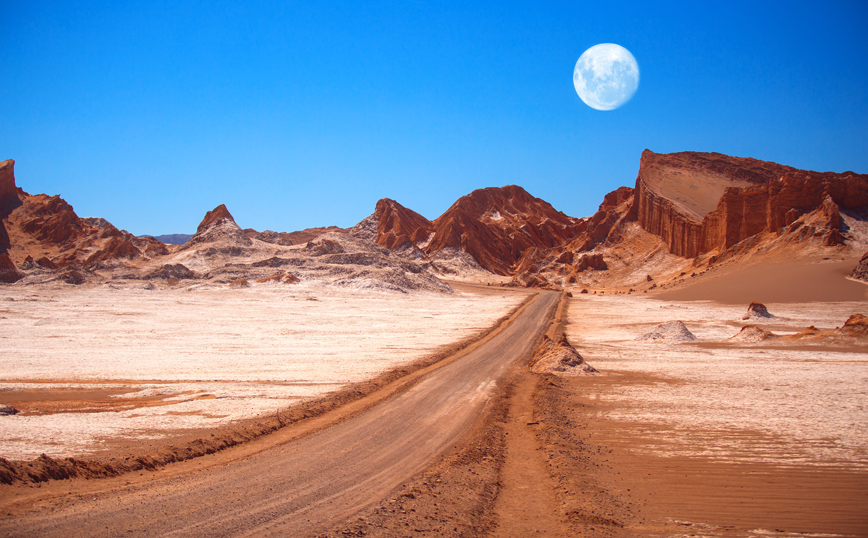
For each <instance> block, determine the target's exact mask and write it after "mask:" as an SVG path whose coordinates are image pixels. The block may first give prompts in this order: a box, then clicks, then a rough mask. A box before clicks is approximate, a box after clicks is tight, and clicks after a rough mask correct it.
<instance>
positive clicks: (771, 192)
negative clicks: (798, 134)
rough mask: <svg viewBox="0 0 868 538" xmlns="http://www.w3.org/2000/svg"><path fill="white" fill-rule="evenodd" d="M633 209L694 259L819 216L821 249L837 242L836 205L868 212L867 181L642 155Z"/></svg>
mask: <svg viewBox="0 0 868 538" xmlns="http://www.w3.org/2000/svg"><path fill="white" fill-rule="evenodd" d="M636 194H637V195H636V201H635V203H634V211H635V214H636V216H637V219H638V221H639V223H640V225H641V226H642V228H644V229H645V230H647V231H649V232H651V233H653V234H655V235H657V236H659V237H661V238H662V239H663V240H664V241H665V242H666V243H667V244H668V245H669V250H670V252H672V253H673V254H676V255H679V256H684V257H688V258H692V257H695V256H698V255H699V254H702V253H705V252H709V251H712V250H715V249H726V248H729V247H731V246H733V245H735V244H736V243H738V242H740V241H742V240H744V239H747V238H748V237H751V236H753V235H756V234H758V233H763V232H778V231H779V230H781V229H782V228H784V227H786V226H789V225H790V224H792V223H793V222H794V221H795V220H796V219H798V218H799V217H800V216H802V215H804V214H807V213H812V212H816V211H819V212H820V213H822V215H824V217H823V218H824V219H825V220H826V227H827V229H828V230H827V231H826V232H824V233H825V234H826V240H825V241H826V244H835V243H836V241H837V242H840V233H838V232H836V230H838V229H839V228H840V226H841V216H840V213H839V212H838V209H839V207H840V208H844V209H859V210H862V209H864V208H866V207H868V176H865V175H858V174H853V173H852V172H847V173H843V174H836V173H831V172H826V173H820V172H810V171H805V170H798V169H795V168H792V167H789V166H784V165H780V164H776V163H771V162H765V161H758V160H756V159H747V158H738V157H728V156H726V155H721V154H719V153H694V152H685V153H672V154H668V155H661V154H656V153H653V152H651V151H648V150H645V151H644V152H643V153H642V159H641V164H640V167H639V175H638V177H637V178H636Z"/></svg>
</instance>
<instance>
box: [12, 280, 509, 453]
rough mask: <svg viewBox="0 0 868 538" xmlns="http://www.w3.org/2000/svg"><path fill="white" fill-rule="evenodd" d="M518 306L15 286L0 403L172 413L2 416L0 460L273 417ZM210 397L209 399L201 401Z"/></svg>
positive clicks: (205, 289)
mask: <svg viewBox="0 0 868 538" xmlns="http://www.w3.org/2000/svg"><path fill="white" fill-rule="evenodd" d="M523 298H524V295H522V294H519V293H510V292H506V291H505V292H503V293H500V294H494V295H484V296H479V295H471V294H465V293H458V294H442V293H413V294H406V293H391V292H384V291H359V290H343V289H340V288H336V287H334V286H321V285H319V286H318V285H316V284H311V283H301V284H296V285H292V286H282V285H281V286H264V285H260V286H254V287H251V288H248V289H240V290H235V289H227V288H225V287H215V286H208V285H197V286H195V287H191V288H186V289H185V288H167V287H164V286H157V288H156V289H154V290H144V289H130V288H127V289H114V288H111V287H109V286H100V287H92V288H71V287H58V288H48V287H40V288H36V287H8V288H5V289H4V300H3V301H2V303H0V349H2V354H0V403H3V395H4V393H7V391H17V390H32V389H46V388H48V389H56V388H60V387H68V388H113V389H118V388H119V389H123V390H128V391H129V394H125V395H124V396H125V397H129V396H142V397H145V396H150V395H154V394H164V395H169V396H171V397H172V402H173V403H172V404H171V405H166V406H158V407H141V408H136V409H129V410H121V411H117V412H115V411H113V412H95V413H59V414H47V415H36V416H34V415H31V416H26V415H24V414H20V415H13V416H2V417H0V432H2V435H0V457H5V458H9V459H29V458H33V457H37V456H39V455H40V454H41V453H43V452H44V453H46V454H48V455H49V456H68V455H76V456H81V455H85V454H87V453H89V452H92V451H94V450H97V449H99V447H100V446H101V440H102V439H103V438H110V437H113V436H118V435H124V436H130V437H151V436H159V435H163V434H164V433H165V432H162V431H160V430H162V429H166V430H173V429H184V428H194V427H202V426H219V425H223V424H226V423H227V422H229V421H233V420H236V419H241V418H247V417H251V416H256V415H259V414H263V413H273V412H274V410H275V409H278V408H282V407H285V406H287V405H289V404H292V403H294V402H297V401H299V400H300V399H303V398H309V397H313V396H318V395H322V394H324V393H326V392H329V391H331V390H334V389H336V388H338V387H340V386H342V385H344V384H346V383H352V382H357V381H362V380H364V379H367V378H370V377H372V376H374V375H377V374H379V373H381V372H384V371H386V370H388V369H390V368H392V367H395V366H397V365H400V364H406V363H408V362H410V361H412V360H415V359H417V358H420V357H423V356H425V355H427V354H429V353H431V352H433V351H435V350H436V349H437V348H438V347H439V346H443V345H446V344H450V343H452V342H456V341H458V340H461V339H463V338H466V337H469V336H471V335H473V334H476V333H478V332H479V331H481V330H483V329H485V328H487V327H489V326H491V325H492V324H493V323H494V321H495V320H497V319H498V318H500V317H501V316H503V315H504V314H506V313H507V312H508V311H509V310H510V309H511V308H512V307H514V306H515V305H517V304H518V303H519V302H520V301H521V300H522V299H523ZM137 391H138V392H137ZM204 395H213V396H214V398H211V399H194V398H196V397H202V396H204Z"/></svg>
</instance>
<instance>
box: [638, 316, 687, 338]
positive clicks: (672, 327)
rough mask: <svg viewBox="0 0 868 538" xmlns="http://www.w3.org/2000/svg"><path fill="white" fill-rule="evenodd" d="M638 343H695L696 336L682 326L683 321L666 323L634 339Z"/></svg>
mask: <svg viewBox="0 0 868 538" xmlns="http://www.w3.org/2000/svg"><path fill="white" fill-rule="evenodd" d="M636 340H638V341H640V342H666V343H676V342H695V341H696V336H694V335H693V333H692V332H690V330H689V329H688V328H687V326H686V325H684V322H683V321H678V320H676V321H667V322H666V323H661V324H660V325H658V326H656V327H654V328H653V329H651V330H650V331H648V332H646V333H645V334H643V335H642V336H640V337H638V338H636Z"/></svg>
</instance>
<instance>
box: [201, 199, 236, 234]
mask: <svg viewBox="0 0 868 538" xmlns="http://www.w3.org/2000/svg"><path fill="white" fill-rule="evenodd" d="M224 219H227V220H230V221H232V222H233V223H234V222H235V219H234V218H232V214H231V213H229V210H228V209H226V205H225V204H220V205H218V206H217V207H215V208H214V209H212V210H211V211H209V212H207V213H205V218H204V219H202V222H200V223H199V227H198V228H197V229H196V233H201V232H203V231H205V230H207V229H208V228H210V227H211V226H213V225H214V224H217V223H218V222H220V221H221V220H224Z"/></svg>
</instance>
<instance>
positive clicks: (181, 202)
mask: <svg viewBox="0 0 868 538" xmlns="http://www.w3.org/2000/svg"><path fill="white" fill-rule="evenodd" d="M467 4H471V5H467ZM708 4H710V3H704V2H688V3H680V4H679V3H676V2H662V3H660V4H658V5H651V4H650V3H648V2H635V3H633V2H620V3H619V2H593V3H585V2H577V1H572V2H508V1H498V2H478V3H469V2H446V1H440V2H412V1H400V2H373V1H371V2H327V1H318V2H288V1H286V2H226V3H222V2H187V1H183V0H181V1H172V2H161V1H152V2H141V3H136V4H132V3H131V4H129V5H124V3H123V2H93V3H91V2H74V1H70V2H57V3H53V2H38V1H33V2H11V1H5V0H0V16H2V20H3V21H4V25H3V26H4V30H3V32H2V33H0V69H2V74H3V76H2V82H0V117H2V118H3V122H2V123H3V128H2V129H0V159H7V158H11V159H15V161H16V178H17V181H18V185H19V186H21V187H23V188H24V190H26V191H27V192H30V193H39V192H46V193H48V194H60V195H61V196H63V197H64V198H65V199H66V200H67V201H68V202H70V203H71V204H72V205H73V206H74V207H75V209H76V211H77V212H78V214H79V215H81V216H101V217H105V218H107V219H109V220H110V221H111V222H113V223H114V224H115V225H117V226H119V227H121V228H125V229H127V230H130V231H131V232H133V233H135V234H146V233H148V234H163V233H192V232H193V231H195V228H196V225H197V224H198V222H199V221H200V220H201V218H202V216H203V215H204V213H205V212H206V211H208V210H210V209H212V208H213V207H215V206H216V205H218V204H221V203H225V204H227V206H228V208H229V210H230V211H231V212H232V213H233V215H234V216H235V218H236V221H238V223H239V224H240V225H241V226H242V227H252V228H256V229H258V230H265V229H271V230H276V231H292V230H297V229H301V228H306V227H311V226H326V225H338V226H351V225H353V224H355V223H356V222H358V221H359V220H361V219H362V218H364V217H365V216H367V215H368V214H370V213H371V212H372V211H373V208H374V204H375V203H376V201H377V200H378V199H379V198H382V197H389V198H394V199H396V200H398V201H399V202H400V203H402V204H403V205H405V206H407V207H409V208H411V209H414V210H416V211H418V212H420V213H422V214H423V215H424V216H426V217H428V218H431V219H433V218H435V217H437V216H438V215H440V213H442V212H443V211H445V210H446V209H447V208H448V207H449V205H451V204H452V202H454V201H455V200H456V199H457V198H458V197H460V196H462V195H464V194H467V193H469V192H470V191H472V190H473V189H477V188H482V187H489V186H502V185H506V184H518V185H521V186H523V187H524V188H526V189H527V190H528V191H529V192H530V193H531V194H533V195H535V196H538V197H540V198H543V199H545V200H547V201H548V202H550V203H551V204H552V205H554V206H555V208H557V209H559V210H561V211H563V212H565V213H567V214H569V215H572V216H587V215H590V214H592V213H593V212H594V211H595V210H596V208H597V206H598V205H599V203H600V202H601V201H602V197H603V195H604V194H605V193H607V192H609V191H611V190H613V189H615V188H617V187H619V186H621V185H629V186H632V185H633V184H634V182H635V178H636V173H637V171H638V167H639V156H640V154H641V152H642V150H643V149H645V148H649V149H651V150H653V151H657V152H661V153H666V152H674V151H687V150H692V151H717V152H721V153H726V154H730V155H737V156H743V157H755V158H758V159H764V160H770V161H776V162H780V163H783V164H787V165H791V166H796V167H799V168H807V169H812V170H822V171H826V170H832V171H837V172H842V171H846V170H852V171H855V172H860V173H868V3H865V2H863V1H853V2H843V1H826V2H757V1H753V2H744V3H741V2H720V3H717V4H716V5H708ZM606 42H609V43H618V44H620V45H622V46H624V47H626V48H627V49H629V50H630V51H631V52H632V53H633V55H634V56H635V57H636V59H637V61H638V62H639V67H640V70H641V82H640V85H639V90H638V91H637V92H636V95H635V96H634V97H633V99H632V100H631V101H630V102H628V103H627V104H626V105H624V106H623V107H621V108H619V109H617V110H614V111H609V112H601V111H597V110H594V109H591V108H590V107H588V106H586V105H585V104H584V103H583V102H582V101H581V99H579V97H578V95H576V93H575V91H574V89H573V84H572V71H573V67H574V65H575V63H576V60H577V59H578V57H579V56H580V55H581V53H582V52H583V51H584V50H586V49H587V48H589V47H591V46H593V45H596V44H598V43H606Z"/></svg>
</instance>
